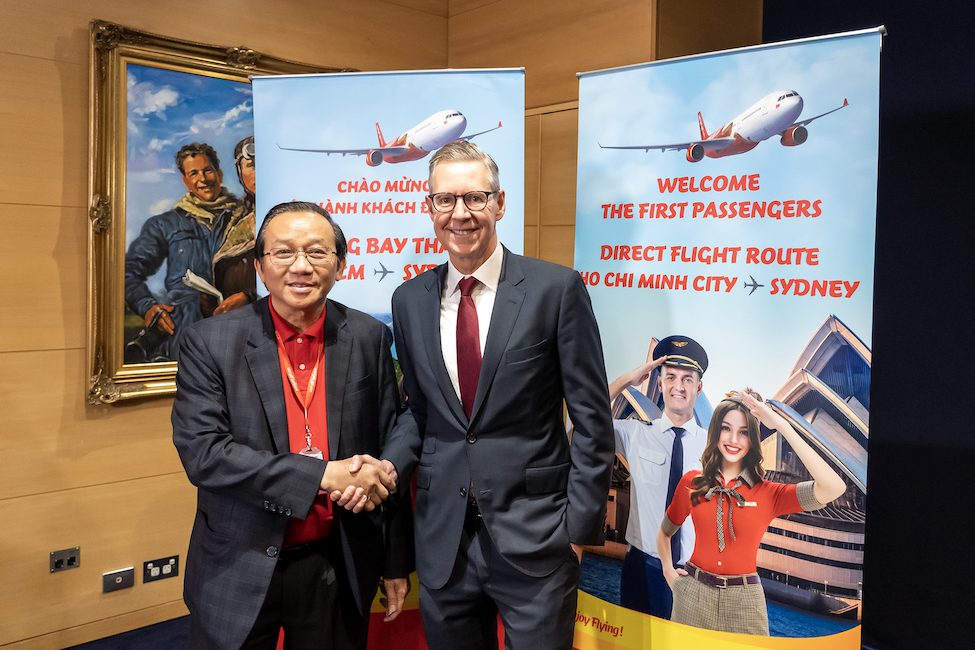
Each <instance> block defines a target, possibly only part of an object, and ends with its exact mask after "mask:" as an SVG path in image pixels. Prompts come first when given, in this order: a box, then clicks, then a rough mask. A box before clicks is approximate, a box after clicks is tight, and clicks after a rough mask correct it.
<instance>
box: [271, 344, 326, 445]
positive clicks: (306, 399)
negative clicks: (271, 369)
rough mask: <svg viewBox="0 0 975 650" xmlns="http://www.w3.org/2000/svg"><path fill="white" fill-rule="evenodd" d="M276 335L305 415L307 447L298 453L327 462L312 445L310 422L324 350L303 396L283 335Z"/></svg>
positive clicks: (279, 350) (316, 360) (316, 362)
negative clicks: (309, 410)
mask: <svg viewBox="0 0 975 650" xmlns="http://www.w3.org/2000/svg"><path fill="white" fill-rule="evenodd" d="M274 335H275V336H276V337H277V339H278V352H279V353H280V355H279V356H280V357H281V362H282V363H283V364H284V372H285V374H286V375H287V376H288V383H289V384H290V385H291V390H292V391H294V394H295V399H297V400H298V403H299V404H301V408H302V411H303V412H304V414H305V447H304V449H302V450H301V451H299V452H298V453H299V454H301V455H302V456H308V457H310V458H317V459H318V460H325V455H324V454H323V453H322V450H321V449H319V448H318V447H315V446H314V445H312V444H311V427H310V426H309V422H308V407H310V406H311V400H312V396H314V394H315V385H316V384H317V383H318V366H319V363H320V362H321V360H322V350H321V348H319V349H318V356H317V357H316V359H315V367H314V369H313V370H312V371H311V378H309V380H308V387H307V388H306V389H305V394H304V395H302V394H301V390H300V389H299V388H298V380H297V379H295V373H294V370H292V369H291V361H290V359H288V354H287V351H286V350H285V349H284V341H282V340H281V335H280V334H278V333H277V332H275V333H274Z"/></svg>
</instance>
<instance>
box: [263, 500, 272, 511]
mask: <svg viewBox="0 0 975 650" xmlns="http://www.w3.org/2000/svg"><path fill="white" fill-rule="evenodd" d="M264 509H265V510H270V509H271V502H270V501H268V500H267V499H265V500H264Z"/></svg>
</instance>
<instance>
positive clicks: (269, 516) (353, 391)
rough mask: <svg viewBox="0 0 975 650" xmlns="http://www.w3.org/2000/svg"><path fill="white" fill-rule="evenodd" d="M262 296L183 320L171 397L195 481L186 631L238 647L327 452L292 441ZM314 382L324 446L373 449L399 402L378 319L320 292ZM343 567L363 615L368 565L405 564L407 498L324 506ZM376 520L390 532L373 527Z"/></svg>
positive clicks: (371, 582) (400, 573)
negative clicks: (320, 332)
mask: <svg viewBox="0 0 975 650" xmlns="http://www.w3.org/2000/svg"><path fill="white" fill-rule="evenodd" d="M268 309H269V308H268V302H267V300H266V299H263V300H260V301H258V302H256V303H253V304H251V305H248V306H247V307H244V308H242V309H239V310H236V311H233V312H230V313H228V314H227V315H225V316H219V317H216V318H208V319H206V320H203V321H199V322H197V323H194V324H193V326H192V327H190V328H188V329H187V330H186V332H185V334H184V337H183V341H182V343H181V346H180V353H179V372H178V374H177V376H176V388H177V390H176V400H175V402H174V404H173V417H172V419H173V441H174V443H175V444H176V448H177V450H178V451H179V455H180V459H181V460H182V461H183V467H185V468H186V475H187V476H188V477H189V479H190V482H192V483H193V484H194V485H195V486H196V487H197V488H198V493H197V494H198V496H197V511H196V521H195V522H194V524H193V533H192V536H191V537H190V545H189V550H188V552H187V558H186V573H185V583H184V592H183V596H184V600H185V601H186V605H187V607H188V608H189V610H190V612H191V614H192V624H193V626H194V636H195V635H196V634H197V633H199V632H202V633H203V634H204V635H205V637H206V646H207V647H209V648H237V647H239V646H240V644H241V643H242V642H243V641H244V639H245V637H246V635H247V633H248V632H249V631H250V628H251V627H252V626H253V623H254V620H255V619H256V617H257V613H258V611H259V610H260V607H261V605H262V603H263V602H264V597H265V594H266V592H267V587H268V584H269V583H270V580H271V573H272V571H273V570H274V565H275V563H276V562H277V555H278V552H279V550H280V548H281V543H282V540H283V538H284V532H285V527H286V524H287V521H288V517H290V516H295V517H303V516H304V515H305V514H307V513H308V511H309V509H310V508H311V505H312V501H313V500H314V498H315V496H316V494H317V493H318V489H319V484H320V482H321V479H322V474H323V473H324V471H325V463H323V462H322V461H320V460H316V459H313V458H307V457H304V456H300V455H298V454H293V453H290V451H289V443H288V418H287V412H286V410H285V404H284V386H283V383H282V381H281V369H280V364H279V362H278V351H277V345H276V343H275V337H274V325H273V322H272V320H271V315H270V312H269V311H268ZM326 309H327V311H326V317H325V332H324V340H325V389H326V400H327V418H328V443H329V444H328V447H329V448H328V451H329V457H330V458H346V457H348V456H351V455H353V454H355V453H361V452H364V453H369V454H372V455H373V456H376V457H378V456H379V455H380V451H381V449H382V446H383V444H384V442H385V441H386V437H387V435H388V434H389V433H390V432H391V431H392V430H393V429H394V427H396V426H401V427H404V428H410V427H413V428H415V426H414V425H413V424H412V418H411V417H410V416H409V415H404V416H403V417H402V418H401V419H400V420H399V424H396V419H397V415H398V414H399V411H400V400H399V393H398V392H397V388H396V380H395V375H394V372H393V364H392V358H391V356H390V352H389V347H390V343H391V339H392V337H391V335H390V333H389V329H388V328H386V327H385V326H383V325H382V324H381V323H380V322H378V321H377V320H375V319H374V318H372V317H370V316H367V315H366V314H363V313H361V312H358V311H355V310H353V309H349V308H347V307H345V306H344V305H341V304H339V303H336V302H332V301H331V300H329V301H328V303H327V307H326ZM336 512H337V516H338V517H339V526H338V530H337V532H336V533H333V534H338V535H340V536H341V539H340V541H341V546H342V551H343V557H344V560H345V568H346V571H347V572H348V574H349V579H350V583H351V584H350V585H349V587H350V588H351V591H352V593H353V594H354V596H355V598H356V600H357V604H358V606H359V608H360V611H361V612H363V614H364V615H368V612H369V605H370V603H371V601H372V598H373V597H374V595H375V592H376V587H377V585H378V583H379V577H380V575H381V574H382V575H384V576H385V577H388V578H394V577H405V576H408V575H409V573H410V572H411V570H412V569H413V558H412V552H413V547H412V535H411V519H410V512H409V500H408V499H404V501H403V503H399V504H395V505H394V504H389V506H388V507H386V508H384V509H383V510H380V509H377V510H375V511H373V512H372V513H365V512H363V513H360V514H352V513H347V512H345V511H344V510H341V509H336ZM384 528H385V529H386V530H388V539H386V540H384Z"/></svg>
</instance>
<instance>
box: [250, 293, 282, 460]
mask: <svg viewBox="0 0 975 650" xmlns="http://www.w3.org/2000/svg"><path fill="white" fill-rule="evenodd" d="M253 308H254V310H255V311H257V313H258V315H259V316H258V317H257V318H254V319H253V321H252V322H253V325H252V326H251V331H250V334H249V335H248V339H247V350H246V351H245V352H244V359H246V361H247V366H248V367H249V368H250V371H251V375H252V376H253V378H254V384H255V385H256V386H257V392H258V394H259V395H260V396H261V404H263V406H264V412H265V413H266V414H267V422H268V426H269V427H270V429H271V443H272V444H273V445H274V451H276V452H277V453H282V452H286V451H288V450H290V449H291V444H290V443H289V441H288V412H287V411H286V410H285V406H284V385H283V384H282V383H281V364H280V363H279V361H278V346H277V344H276V343H275V339H274V322H273V321H272V320H271V313H270V312H269V311H268V309H270V305H268V303H267V300H266V299H265V300H262V301H259V302H257V303H255V304H254V306H253Z"/></svg>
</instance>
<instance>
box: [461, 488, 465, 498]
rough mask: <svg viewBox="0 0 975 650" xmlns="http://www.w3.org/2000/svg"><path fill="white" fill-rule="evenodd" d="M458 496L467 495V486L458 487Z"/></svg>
mask: <svg viewBox="0 0 975 650" xmlns="http://www.w3.org/2000/svg"><path fill="white" fill-rule="evenodd" d="M460 496H462V497H466V496H467V488H461V489H460Z"/></svg>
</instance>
